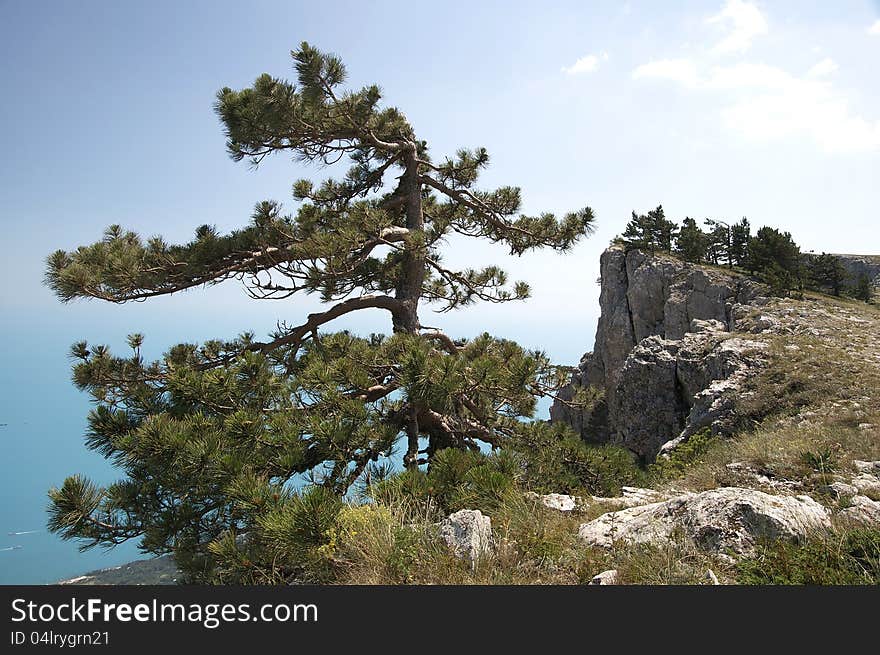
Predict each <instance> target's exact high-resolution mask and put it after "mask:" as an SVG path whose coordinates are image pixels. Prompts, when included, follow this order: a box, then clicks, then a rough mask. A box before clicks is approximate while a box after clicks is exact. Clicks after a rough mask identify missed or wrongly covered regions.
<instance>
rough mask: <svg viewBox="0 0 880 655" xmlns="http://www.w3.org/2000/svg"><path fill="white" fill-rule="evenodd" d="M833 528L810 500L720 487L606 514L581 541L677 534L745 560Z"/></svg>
mask: <svg viewBox="0 0 880 655" xmlns="http://www.w3.org/2000/svg"><path fill="white" fill-rule="evenodd" d="M830 526H831V522H830V517H829V515H828V512H827V511H826V509H825V508H824V507H823V506H822V505H820V504H819V503H817V502H816V501H815V500H813V499H812V498H810V497H809V496H774V495H770V494H766V493H763V492H761V491H757V490H755V489H745V488H739V487H722V488H719V489H712V490H710V491H704V492H702V493H697V494H693V493H687V494H683V495H681V496H676V497H675V498H672V499H670V500H666V501H663V502H659V503H652V504H650V505H640V506H637V507H631V508H629V509H624V510H620V511H618V512H609V513H607V514H603V515H602V516H600V517H599V518H597V519H595V520H593V521H590V522H589V523H584V524H583V525H581V526H580V529H579V531H578V536H579V537H580V539H581V540H582V541H583V542H584V543H586V544H588V545H591V546H602V547H606V548H610V547H611V546H612V545H613V544H614V542H615V541H618V540H621V541H623V542H625V543H629V544H638V543H650V544H659V545H662V544H664V543H667V542H668V541H669V540H670V539H671V538H673V537H674V535H675V534H676V533H678V534H681V535H683V536H684V537H686V538H688V539H690V540H691V541H692V542H693V543H694V544H695V545H696V546H697V547H698V548H700V549H701V550H704V551H708V552H713V553H718V554H722V555H724V554H730V553H735V554H738V555H744V554H749V553H751V552H753V551H754V547H755V545H756V544H757V542H758V541H760V540H766V539H788V540H798V539H802V538H804V537H805V536H806V535H807V534H809V532H810V531H812V530H817V529H827V528H830Z"/></svg>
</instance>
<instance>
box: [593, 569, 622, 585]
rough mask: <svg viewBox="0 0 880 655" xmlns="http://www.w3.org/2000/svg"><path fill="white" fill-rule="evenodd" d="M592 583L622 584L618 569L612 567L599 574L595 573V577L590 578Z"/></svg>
mask: <svg viewBox="0 0 880 655" xmlns="http://www.w3.org/2000/svg"><path fill="white" fill-rule="evenodd" d="M590 584H591V585H616V584H620V575H619V574H618V573H617V569H611V570H610V571H602V573H599V574H598V575H594V576H593V579H592V580H590Z"/></svg>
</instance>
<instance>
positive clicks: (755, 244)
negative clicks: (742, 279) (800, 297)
mask: <svg viewBox="0 0 880 655" xmlns="http://www.w3.org/2000/svg"><path fill="white" fill-rule="evenodd" d="M746 267H747V268H748V269H749V271H751V272H752V273H758V274H760V275H762V276H764V278H765V279H766V280H767V282H768V284H770V285H771V287H772V288H773V290H774V292H776V293H778V294H780V295H786V294H788V293H789V292H790V291H792V290H795V289H801V288H802V287H803V278H804V273H803V265H802V261H801V251H800V248H799V247H798V245H797V244H796V243H795V242H794V240H793V239H792V238H791V233H790V232H780V231H779V230H776V229H774V228H772V227H762V228H761V229H760V230H758V232H757V234H756V235H755V236H754V237H753V238H752V239H750V240H749V246H748V253H747V255H746Z"/></svg>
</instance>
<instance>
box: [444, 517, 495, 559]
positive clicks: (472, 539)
mask: <svg viewBox="0 0 880 655" xmlns="http://www.w3.org/2000/svg"><path fill="white" fill-rule="evenodd" d="M440 537H441V538H442V539H443V541H445V542H446V545H447V546H449V547H450V548H451V549H452V552H453V553H455V556H456V557H460V558H462V559H467V560H470V561H471V562H475V561H476V560H478V559H479V558H480V556H481V555H483V554H484V553H487V552H489V550H490V549H491V547H492V520H491V519H490V518H489V517H488V516H484V515H483V513H482V512H480V511H479V510H476V509H462V510H459V511H457V512H455V513H454V514H450V515H449V516H448V517H447V518H445V519H443V521H441V522H440Z"/></svg>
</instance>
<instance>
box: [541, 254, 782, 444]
mask: <svg viewBox="0 0 880 655" xmlns="http://www.w3.org/2000/svg"><path fill="white" fill-rule="evenodd" d="M601 272H602V288H601V293H600V298H599V303H600V306H601V310H602V311H601V316H600V318H599V324H598V327H597V330H596V340H595V348H594V350H593V352H592V353H587V354H586V355H585V356H584V357H583V358H582V359H581V362H580V365H579V367H578V370H577V371H576V372H575V374H574V375H573V378H572V383H571V384H570V385H569V386H568V387H567V388H566V389H564V390H563V392H562V393H561V394H560V397H561V399H562V400H563V401H565V400H570V399H571V398H572V397H573V396H574V394H575V391H576V390H577V388H578V387H579V386H583V385H592V386H594V387H596V388H598V389H600V390H603V391H604V392H605V395H604V401H603V402H601V403H599V404H598V405H597V406H596V407H595V408H593V409H592V410H590V411H588V412H581V411H577V410H574V409H572V408H570V407H568V406H566V405H565V404H564V402H560V401H557V402H556V403H554V405H553V407H552V408H551V410H550V418H551V421H559V422H564V423H568V424H569V425H571V426H572V428H574V430H575V431H577V432H578V433H580V434H581V436H582V437H583V438H584V439H585V440H587V441H592V442H599V443H604V442H609V441H613V442H616V443H621V444H623V445H625V446H627V447H628V448H630V449H631V450H633V451H634V452H635V453H637V454H638V455H639V456H640V457H641V458H642V459H644V460H646V461H650V460H653V459H654V458H655V457H656V456H657V454H658V453H659V452H661V448H663V447H664V445H665V444H668V445H666V450H669V449H670V448H672V447H674V446H675V445H677V444H678V443H681V442H682V441H683V440H686V439H687V438H688V437H689V436H690V435H691V434H693V433H694V432H697V431H698V430H700V429H703V428H709V429H710V430H711V431H712V432H713V433H718V434H723V433H726V431H728V429H729V428H731V427H732V426H730V425H728V424H727V423H725V421H727V420H729V418H730V413H731V408H732V400H731V396H732V395H733V393H734V392H735V391H736V390H737V389H738V385H739V382H740V381H741V380H742V379H743V378H744V377H745V376H746V375H748V372H749V371H750V370H751V369H752V368H753V367H755V366H759V365H761V363H762V362H763V360H762V359H761V357H760V352H761V351H762V350H763V349H764V348H766V345H765V344H764V343H763V342H761V341H757V340H752V339H739V338H735V337H733V336H732V335H731V334H730V333H729V332H730V330H732V329H733V328H734V324H735V323H736V321H737V316H739V315H741V314H743V312H742V310H741V309H740V308H742V307H743V306H744V303H750V302H754V301H756V300H758V301H759V297H758V293H757V291H758V287H757V286H756V285H754V284H753V283H752V282H750V281H748V280H745V279H742V278H738V277H735V276H729V275H725V274H723V273H720V272H717V271H714V270H707V269H703V268H700V267H697V266H694V265H692V264H687V263H685V262H681V261H679V260H677V259H673V258H670V257H667V256H650V255H647V254H645V253H642V252H640V251H638V250H633V251H630V252H629V253H626V252H624V250H623V248H621V247H619V246H612V247H611V248H609V249H608V250H606V251H605V252H604V253H603V254H602V260H601Z"/></svg>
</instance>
